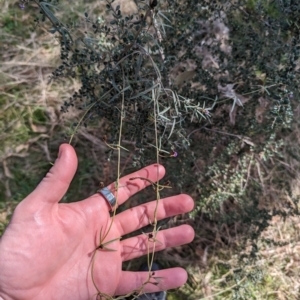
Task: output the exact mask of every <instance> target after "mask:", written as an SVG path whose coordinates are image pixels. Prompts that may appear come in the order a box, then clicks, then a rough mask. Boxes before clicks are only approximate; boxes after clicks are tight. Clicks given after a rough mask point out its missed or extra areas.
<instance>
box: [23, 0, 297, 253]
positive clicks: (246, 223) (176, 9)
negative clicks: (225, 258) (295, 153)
mask: <svg viewBox="0 0 300 300" xmlns="http://www.w3.org/2000/svg"><path fill="white" fill-rule="evenodd" d="M28 3H30V6H31V3H32V7H33V6H35V7H37V8H38V9H39V10H40V13H41V17H39V18H37V19H36V23H37V25H41V24H42V22H43V21H46V22H47V23H45V24H46V26H47V27H48V30H49V31H50V32H51V33H53V34H56V35H57V36H58V38H59V43H60V47H61V60H62V64H61V65H60V66H59V67H58V68H57V69H56V71H54V72H53V77H52V80H59V79H60V78H62V77H69V76H70V77H74V78H77V79H78V80H79V81H80V83H81V88H80V89H79V90H78V91H76V92H75V93H74V95H73V97H72V98H70V100H69V101H67V102H65V103H64V104H63V105H62V112H67V111H68V110H69V109H70V107H76V108H78V109H79V110H82V111H83V112H82V116H81V118H80V120H77V121H74V126H73V133H72V134H71V139H72V137H73V135H74V133H75V132H76V131H77V130H78V129H79V128H80V126H82V125H84V126H91V125H95V124H97V122H98V121H99V119H101V120H104V122H103V123H102V124H104V126H103V127H102V128H101V133H100V134H101V137H102V139H103V143H105V144H106V146H107V159H108V160H109V161H113V160H117V161H118V166H119V165H120V164H121V163H122V161H121V159H120V153H121V152H122V153H123V154H124V153H127V152H128V155H127V156H126V158H125V155H124V156H123V159H124V161H125V160H126V164H127V165H128V162H130V165H131V166H133V167H135V168H139V167H141V166H143V165H146V164H148V163H150V162H153V161H156V162H160V161H163V163H164V164H165V165H166V166H167V168H168V170H169V179H170V181H171V183H172V185H173V186H175V188H174V189H173V191H172V192H175V191H180V192H182V191H184V192H190V193H191V194H192V195H193V196H194V198H195V200H196V205H195V208H196V209H195V211H194V212H193V214H192V215H191V217H192V218H193V219H194V222H195V223H196V224H199V222H200V221H199V220H206V221H207V224H209V226H207V228H206V227H205V226H204V227H203V232H201V234H202V235H203V236H207V237H208V238H207V239H206V242H205V243H202V242H201V241H200V242H199V241H197V240H196V241H195V243H196V244H197V242H199V244H197V246H198V247H203V248H205V247H207V246H212V245H213V246H214V247H217V246H222V247H224V246H228V245H230V243H231V241H233V240H235V239H234V238H232V236H235V238H236V237H237V235H242V236H244V237H245V238H246V239H250V240H252V241H255V239H256V238H257V237H258V236H259V234H260V232H261V231H262V230H263V229H264V228H265V227H266V226H267V224H268V220H269V219H270V217H271V216H272V214H276V213H278V212H280V211H281V212H282V211H283V209H284V211H285V213H286V212H288V213H291V212H292V209H290V208H289V207H288V204H286V203H285V202H284V203H282V202H281V201H280V199H281V198H280V197H279V200H278V199H277V201H276V202H275V203H276V205H273V204H272V201H273V200H274V199H275V195H277V196H278V193H277V191H279V190H281V191H283V190H284V191H287V192H289V187H288V179H289V178H288V177H284V178H281V179H280V180H279V178H275V177H273V178H272V179H270V178H268V176H267V175H268V172H269V171H270V170H271V169H273V167H274V165H275V163H274V161H275V160H276V159H280V158H281V155H282V154H281V150H282V147H283V144H282V138H283V136H284V135H286V134H287V133H288V132H289V131H290V130H291V124H292V120H293V110H292V104H293V101H295V99H297V97H298V79H299V78H298V75H297V70H298V68H299V46H298V44H299V23H298V22H299V21H298V19H297V15H298V14H299V11H300V6H299V4H298V3H296V1H280V0H278V1H277V0H276V1H273V2H272V3H269V2H265V1H259V0H251V1H249V0H240V1H236V2H234V3H232V2H228V1H227V0H226V1H225V0H220V1H193V0H188V1H176V0H175V1H159V2H157V1H134V3H133V8H134V9H133V10H132V11H131V12H130V13H128V12H127V14H124V13H123V12H124V10H122V7H121V6H122V3H120V2H118V3H117V4H116V3H115V1H106V2H104V3H105V9H106V12H107V14H106V15H104V14H103V15H98V16H94V15H91V16H89V15H88V14H87V13H86V14H85V18H84V19H82V20H81V21H80V22H79V23H78V24H77V26H73V25H72V26H71V25H68V24H65V23H64V22H63V21H61V20H60V19H59V18H58V16H57V12H56V10H55V9H56V6H58V5H59V4H57V3H56V2H54V1H52V2H50V1H49V2H48V1H22V2H21V6H22V7H23V6H24V5H25V4H28ZM51 26H52V28H51ZM115 153H118V158H117V157H116V156H115ZM167 158H172V159H170V160H168V159H167ZM191 168H192V172H191ZM279 171H280V172H281V171H282V170H279ZM274 178H275V180H274ZM156 188H157V186H156ZM157 190H158V189H157ZM276 193H277V194H276ZM277 198H278V197H277ZM273 202H274V201H273ZM197 222H198V223H197ZM212 224H213V225H212ZM219 225H220V228H221V229H220V230H219V231H217V233H218V234H219V235H220V234H221V236H222V238H221V239H220V240H219V243H216V235H217V234H216V233H215V232H214V233H213V234H212V231H211V230H210V229H211V228H210V227H211V226H219ZM225 231H226V234H225ZM245 232H248V234H247V235H245ZM243 233H244V234H243ZM233 244H234V243H233Z"/></svg>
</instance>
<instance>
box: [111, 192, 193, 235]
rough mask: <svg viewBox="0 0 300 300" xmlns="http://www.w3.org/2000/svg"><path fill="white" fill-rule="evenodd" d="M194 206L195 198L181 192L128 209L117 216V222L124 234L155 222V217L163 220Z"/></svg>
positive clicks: (121, 232) (185, 211)
mask: <svg viewBox="0 0 300 300" xmlns="http://www.w3.org/2000/svg"><path fill="white" fill-rule="evenodd" d="M193 207H194V201H193V199H192V198H191V197H190V196H188V195H185V194H181V195H177V196H172V197H168V198H164V199H160V200H158V202H157V200H156V201H151V202H149V203H145V204H141V205H139V206H136V207H133V208H130V209H127V210H126V211H124V212H122V213H119V214H117V215H116V216H115V224H116V226H117V227H118V229H119V232H120V235H121V236H123V235H125V234H128V233H130V232H133V231H135V230H138V229H140V228H142V227H144V226H147V225H149V224H150V223H153V222H154V220H155V219H156V220H162V219H165V218H168V217H172V216H175V215H178V214H183V213H187V212H190V211H191V210H192V209H193ZM155 210H156V212H155ZM155 215H156V218H155Z"/></svg>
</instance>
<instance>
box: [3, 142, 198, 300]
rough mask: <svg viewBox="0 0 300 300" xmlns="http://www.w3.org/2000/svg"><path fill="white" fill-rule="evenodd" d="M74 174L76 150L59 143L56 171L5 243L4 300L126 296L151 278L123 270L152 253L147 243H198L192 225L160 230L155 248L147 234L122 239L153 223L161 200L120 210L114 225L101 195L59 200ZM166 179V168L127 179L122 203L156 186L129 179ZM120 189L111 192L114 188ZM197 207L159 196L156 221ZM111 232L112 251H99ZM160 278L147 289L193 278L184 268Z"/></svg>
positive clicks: (17, 217) (19, 211) (20, 212)
mask: <svg viewBox="0 0 300 300" xmlns="http://www.w3.org/2000/svg"><path fill="white" fill-rule="evenodd" d="M76 169H77V156H76V153H75V151H74V149H73V148H72V147H71V146H70V145H67V144H63V145H61V147H60V151H59V155H58V158H57V160H56V161H55V164H54V166H53V167H52V168H51V170H50V171H49V172H48V174H47V175H46V177H45V178H44V179H43V180H42V181H41V183H40V184H39V185H38V186H37V188H36V189H35V190H34V191H33V192H32V193H31V194H30V195H29V196H27V197H26V198H25V199H24V200H23V201H22V202H20V204H19V205H18V206H17V207H16V209H15V211H14V214H13V216H12V219H11V222H10V223H9V225H8V227H7V228H6V231H5V232H4V234H3V236H2V237H1V239H0V299H1V297H2V298H3V299H5V300H10V299H18V300H22V299H30V300H37V299H43V300H48V299H49V300H50V299H55V300H60V299H61V300H67V299H72V300H76V299H80V300H82V299H95V298H96V295H97V293H98V291H100V292H101V293H103V294H107V295H124V294H127V293H129V292H131V291H133V290H136V289H138V288H139V287H141V285H142V284H143V283H144V282H145V281H146V280H147V279H148V275H149V274H148V272H129V271H122V262H123V261H127V260H131V259H133V258H136V257H140V256H142V255H145V254H147V253H148V245H149V249H150V251H152V247H153V245H154V244H155V250H157V251H159V250H162V249H164V248H166V247H172V246H177V245H181V244H185V243H189V242H191V241H192V240H193V238H194V231H193V229H192V228H191V227H190V226H188V225H181V226H178V227H175V228H171V229H167V230H161V231H158V233H157V236H156V239H157V240H159V242H157V243H152V242H150V241H148V238H147V236H146V235H139V236H136V237H132V238H128V239H124V240H122V239H121V240H120V239H119V238H121V237H122V236H124V235H125V234H128V233H130V232H133V231H135V230H137V229H139V228H142V227H144V226H146V225H148V224H149V220H152V221H153V220H154V219H153V217H154V210H155V206H156V201H152V202H149V203H145V204H142V205H139V206H137V207H134V208H131V209H128V210H126V211H124V212H121V213H119V214H117V215H115V217H114V220H113V222H112V223H111V217H110V214H109V210H110V207H109V204H108V202H107V201H106V200H105V199H104V198H103V197H102V196H101V195H100V194H99V193H97V194H94V195H92V196H90V197H88V198H87V199H85V200H82V201H79V202H74V203H58V202H59V201H60V200H61V198H62V197H63V195H64V194H65V193H66V191H67V190H68V187H69V184H70V182H71V180H72V178H73V176H74V174H75V172H76ZM157 174H159V175H158V176H159V178H157ZM163 176H164V168H163V167H162V166H158V165H150V166H148V167H146V168H144V169H141V170H139V171H137V172H135V173H133V174H131V175H128V176H125V177H123V178H121V179H120V183H119V190H118V196H117V200H118V205H121V204H122V203H124V202H125V201H126V200H127V199H128V198H130V197H131V196H132V195H134V194H135V193H137V192H138V191H140V190H142V189H143V188H145V187H146V186H147V185H149V184H150V183H149V182H148V181H147V180H142V179H137V180H133V181H132V180H129V178H131V177H143V178H147V179H149V180H150V181H153V182H155V181H157V180H158V179H161V178H162V177H163ZM114 186H115V185H114V184H111V185H110V186H108V188H110V190H111V191H112V190H113V188H114ZM193 205H194V203H193V200H192V199H191V198H190V197H189V196H187V195H178V196H173V197H169V198H165V199H161V200H160V201H159V204H158V209H157V214H156V215H157V220H161V219H164V218H167V217H170V216H174V215H177V214H182V213H185V212H189V211H190V210H192V208H193ZM110 224H111V227H110ZM109 227H110V230H109V232H108V234H107V236H106V238H105V240H104V241H102V244H105V243H107V242H109V241H112V242H111V243H109V244H107V248H110V249H113V250H114V251H105V250H101V249H98V250H96V248H97V247H99V245H100V231H101V233H102V237H103V234H104V233H106V232H107V229H109ZM93 257H94V264H93V270H92V271H91V265H92V264H91V262H92V259H93ZM92 273H93V278H92ZM155 276H159V277H161V280H160V282H159V285H158V286H156V285H153V284H147V285H146V286H145V287H144V291H145V292H155V291H159V290H167V289H171V288H176V287H179V286H181V285H183V284H184V283H185V281H186V279H187V273H186V271H185V270H184V269H181V268H173V269H166V270H160V271H157V272H155ZM93 280H94V283H95V285H96V286H97V289H98V291H97V289H96V287H95V285H94V283H93Z"/></svg>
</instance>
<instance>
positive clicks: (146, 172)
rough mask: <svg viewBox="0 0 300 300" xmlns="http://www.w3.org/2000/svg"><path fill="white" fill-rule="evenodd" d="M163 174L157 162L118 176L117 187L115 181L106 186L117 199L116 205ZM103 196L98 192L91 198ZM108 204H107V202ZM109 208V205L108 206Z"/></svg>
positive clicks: (160, 177)
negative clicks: (120, 176)
mask: <svg viewBox="0 0 300 300" xmlns="http://www.w3.org/2000/svg"><path fill="white" fill-rule="evenodd" d="M164 175H165V168H164V167H163V166H162V165H159V164H153V165H150V166H147V167H145V168H143V169H141V170H138V171H136V172H134V173H131V174H129V175H126V176H124V177H122V178H120V180H119V183H118V187H117V183H116V182H113V183H111V184H109V185H108V186H107V188H108V189H109V190H110V191H111V193H113V195H114V196H115V198H116V200H117V205H121V204H123V203H124V202H125V201H126V200H128V199H129V198H130V197H131V196H133V195H134V194H136V193H138V192H139V191H141V190H142V189H144V188H145V187H147V186H149V185H151V184H153V183H155V182H157V181H158V180H160V179H162V178H163V177H164ZM99 197H100V198H103V196H102V195H101V194H100V193H97V194H94V195H93V196H91V198H98V199H99ZM107 205H108V206H109V204H108V203H107ZM108 208H109V209H110V207H108Z"/></svg>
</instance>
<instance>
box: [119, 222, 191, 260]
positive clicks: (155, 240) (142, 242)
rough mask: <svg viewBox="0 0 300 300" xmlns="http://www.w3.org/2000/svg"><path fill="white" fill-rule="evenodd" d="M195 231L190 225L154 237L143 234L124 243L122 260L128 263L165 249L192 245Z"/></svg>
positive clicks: (163, 231)
mask: <svg viewBox="0 0 300 300" xmlns="http://www.w3.org/2000/svg"><path fill="white" fill-rule="evenodd" d="M194 235H195V232H194V229H193V228H192V227H191V226H189V225H181V226H177V227H174V228H169V229H166V230H161V231H158V232H157V234H154V236H153V235H152V234H151V235H150V236H149V233H148V234H141V235H138V236H135V237H132V238H128V239H126V240H124V241H122V243H121V244H122V252H121V255H122V260H123V261H127V260H131V259H134V258H137V257H140V256H142V255H146V254H148V253H153V252H156V251H161V250H164V249H165V248H169V247H175V246H180V245H184V244H188V243H190V242H191V241H192V240H193V239H194Z"/></svg>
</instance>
